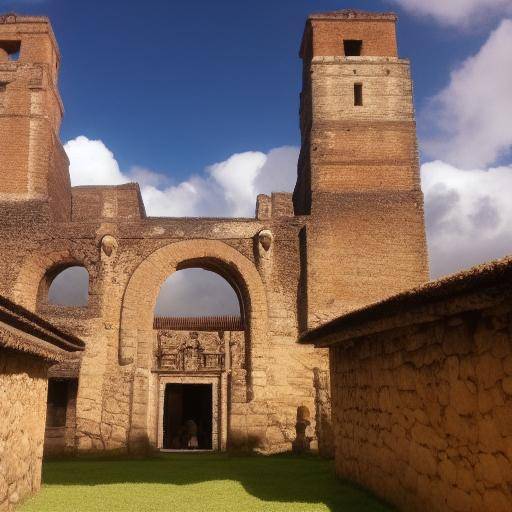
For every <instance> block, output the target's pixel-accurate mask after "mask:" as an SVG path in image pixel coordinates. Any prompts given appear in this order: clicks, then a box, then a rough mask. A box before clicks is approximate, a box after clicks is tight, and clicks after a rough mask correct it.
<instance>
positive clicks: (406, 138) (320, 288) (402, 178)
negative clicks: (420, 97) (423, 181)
mask: <svg viewBox="0 0 512 512" xmlns="http://www.w3.org/2000/svg"><path fill="white" fill-rule="evenodd" d="M396 21H397V18H396V15H395V14H393V13H370V12H362V11H354V10H343V11H336V12H330V13H324V14H313V15H311V16H310V17H309V18H308V20H307V23H306V27H305V31H304V36H303V39H302V45H301V50H300V56H301V58H302V60H303V88H302V93H301V100H300V105H301V109H300V124H301V134H302V141H301V142H302V148H301V154H300V158H299V165H298V179H297V184H296V187H295V191H294V197H293V199H294V209H295V213H296V214H297V215H305V216H306V219H307V221H306V222H307V223H306V232H305V236H304V237H303V241H302V243H303V244H304V245H305V248H303V251H304V250H305V253H306V254H307V257H306V261H307V263H306V266H307V269H305V272H304V275H306V276H307V277H306V280H307V285H306V286H305V287H304V288H307V294H306V295H307V299H305V301H304V304H303V305H302V312H301V313H302V315H303V322H302V325H303V328H307V327H314V326H315V325H318V324H319V323H322V322H324V321H327V320H329V319H331V318H333V317H335V316H338V315H340V314H343V313H346V312H348V311H350V310H353V309H357V308H360V307H362V306H364V305H366V304H368V303H371V302H374V301H377V300H379V299H381V298H383V297H385V296H388V295H391V294H393V293H396V292H398V291H400V290H403V289H406V288H410V287H412V286H415V285H418V284H420V283H422V282H424V281H425V280H427V279H428V262H427V253H426V242H425V229H424V214H423V195H422V192H421V188H420V173H419V160H418V150H417V142H416V124H415V117H414V105H413V94H412V92H413V91H412V81H411V76H410V65H409V61H408V60H405V59H400V58H399V57H398V52H397V43H396Z"/></svg>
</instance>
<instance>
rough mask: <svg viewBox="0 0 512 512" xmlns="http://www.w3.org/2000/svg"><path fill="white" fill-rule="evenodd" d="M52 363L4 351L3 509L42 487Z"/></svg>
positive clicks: (0, 397)
mask: <svg viewBox="0 0 512 512" xmlns="http://www.w3.org/2000/svg"><path fill="white" fill-rule="evenodd" d="M47 372H48V363H47V362H46V361H44V360H42V359H40V358H36V357H34V356H31V355H28V354H25V353H22V352H16V351H14V350H8V349H3V348H0V418H1V421H0V510H12V509H13V508H14V507H15V506H16V504H17V503H19V502H20V500H22V499H23V498H24V497H26V496H28V495H30V494H32V493H33V492H36V491H37V490H38V489H39V487H40V484H41V460H42V457H43V441H44V418H45V415H46V392H47V379H46V375H47Z"/></svg>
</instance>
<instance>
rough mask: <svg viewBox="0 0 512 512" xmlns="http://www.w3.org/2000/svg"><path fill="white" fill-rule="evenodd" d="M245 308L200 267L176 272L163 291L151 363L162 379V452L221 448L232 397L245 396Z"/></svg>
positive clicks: (157, 309)
mask: <svg viewBox="0 0 512 512" xmlns="http://www.w3.org/2000/svg"><path fill="white" fill-rule="evenodd" d="M242 307H243V302H242V297H239V296H238V294H237V293H236V289H234V288H233V287H232V285H231V284H230V283H229V282H228V281H227V280H226V279H225V278H223V277H222V276H220V275H219V274H217V273H216V272H213V271H211V270H205V269H203V268H195V267H190V268H183V269H180V270H177V271H176V272H174V273H173V274H172V275H171V276H170V277H169V278H168V279H166V281H165V282H164V283H163V285H162V287H161V288H160V293H159V295H158V298H157V301H156V307H155V320H154V330H155V332H156V350H155V361H154V365H153V367H154V369H155V372H158V378H159V386H158V388H159V392H158V394H159V396H158V404H159V411H158V412H159V416H158V426H157V431H158V436H157V442H158V447H159V448H161V449H164V450H213V449H218V448H219V445H220V444H221V443H220V442H219V439H221V438H222V429H221V428H220V427H221V423H222V422H221V421H220V420H221V418H222V417H223V416H224V415H228V414H229V410H230V396H233V393H235V394H238V395H241V394H246V387H247V381H246V367H247V364H246V361H245V329H244V319H243V318H242V316H241V311H242ZM225 395H226V396H225ZM223 409H225V410H226V414H224V411H223Z"/></svg>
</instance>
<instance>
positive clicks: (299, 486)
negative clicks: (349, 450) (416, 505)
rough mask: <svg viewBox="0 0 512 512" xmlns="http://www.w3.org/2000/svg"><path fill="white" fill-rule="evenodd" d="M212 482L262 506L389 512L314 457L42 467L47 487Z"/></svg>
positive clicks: (177, 457) (165, 457)
mask: <svg viewBox="0 0 512 512" xmlns="http://www.w3.org/2000/svg"><path fill="white" fill-rule="evenodd" d="M213 480H232V481H236V482H239V483H240V484H241V485H242V486H243V487H244V489H245V490H246V492H247V493H249V494H251V495H252V496H254V497H256V498H258V499H260V500H263V501H271V502H272V501H273V502H287V503H311V504H318V503H323V504H325V505H326V506H327V507H328V508H329V509H330V510H331V511H332V512H340V511H347V512H348V511H353V512H363V511H364V512H384V511H388V512H389V511H391V510H393V509H392V508H391V507H390V506H388V505H386V504H385V503H383V502H381V501H379V500H378V499H377V498H375V497H374V496H372V495H371V494H369V493H368V492H366V491H364V490H363V489H361V488H359V487H357V486H355V485H353V484H351V483H348V482H343V481H340V480H338V479H337V478H336V477H335V475H334V470H333V464H332V462H331V461H326V460H324V459H321V458H318V457H295V456H291V455H277V456H232V455H231V456H230V455H227V454H205V453H190V454H161V455H158V456H155V457H153V458H147V459H114V460H112V459H88V458H86V459H74V460H60V461H48V462H45V464H44V466H43V482H44V484H45V485H80V486H94V485H107V484H127V483H128V484H129V483H158V484H173V485H189V484H194V483H200V482H206V481H213ZM205 499H206V500H207V497H205Z"/></svg>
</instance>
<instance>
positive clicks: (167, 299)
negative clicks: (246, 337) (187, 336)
mask: <svg viewBox="0 0 512 512" xmlns="http://www.w3.org/2000/svg"><path fill="white" fill-rule="evenodd" d="M240 314H241V312H240V300H239V297H238V295H237V293H236V291H235V290H234V289H233V287H232V286H231V285H230V284H229V282H228V281H227V280H226V279H224V278H223V277H221V276H220V275H219V274H217V273H216V272H212V271H210V270H205V269H202V268H187V269H183V270H178V271H177V272H174V273H173V274H172V275H171V276H170V277H168V278H167V279H166V281H165V282H164V284H163V285H162V287H161V288H160V293H159V295H158V298H157V301H156V307H155V315H156V316H158V317H198V316H205V317H212V316H240Z"/></svg>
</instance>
